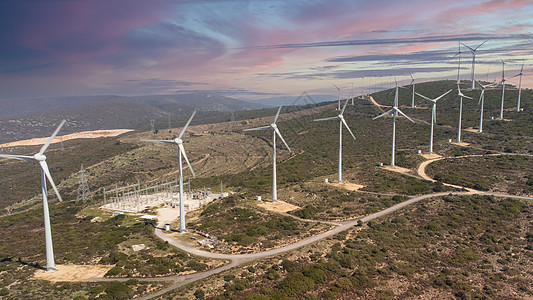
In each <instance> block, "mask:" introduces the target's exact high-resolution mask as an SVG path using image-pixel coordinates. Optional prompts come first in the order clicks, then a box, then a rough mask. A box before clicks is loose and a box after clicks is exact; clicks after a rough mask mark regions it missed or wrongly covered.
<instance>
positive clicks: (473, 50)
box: [461, 40, 488, 89]
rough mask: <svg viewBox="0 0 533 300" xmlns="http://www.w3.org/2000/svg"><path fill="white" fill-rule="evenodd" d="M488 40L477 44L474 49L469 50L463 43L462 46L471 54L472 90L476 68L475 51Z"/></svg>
mask: <svg viewBox="0 0 533 300" xmlns="http://www.w3.org/2000/svg"><path fill="white" fill-rule="evenodd" d="M487 41H488V40H486V41H484V42H483V43H481V44H479V46H477V47H476V48H471V47H469V46H467V45H465V44H463V43H461V44H463V46H465V47H466V48H468V49H469V50H470V52H472V89H474V88H475V86H474V82H475V79H474V69H475V67H476V51H477V49H479V47H481V46H482V45H483V44H485V43H486V42H487Z"/></svg>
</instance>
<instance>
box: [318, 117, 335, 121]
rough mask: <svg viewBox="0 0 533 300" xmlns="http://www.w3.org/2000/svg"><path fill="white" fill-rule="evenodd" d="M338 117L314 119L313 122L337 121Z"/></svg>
mask: <svg viewBox="0 0 533 300" xmlns="http://www.w3.org/2000/svg"><path fill="white" fill-rule="evenodd" d="M338 119H339V117H338V116H337V117H331V118H322V119H315V120H313V121H330V120H338Z"/></svg>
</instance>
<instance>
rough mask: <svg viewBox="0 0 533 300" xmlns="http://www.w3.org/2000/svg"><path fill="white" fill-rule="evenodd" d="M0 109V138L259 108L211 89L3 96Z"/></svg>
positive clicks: (160, 122) (6, 139) (0, 140)
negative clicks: (64, 123)
mask: <svg viewBox="0 0 533 300" xmlns="http://www.w3.org/2000/svg"><path fill="white" fill-rule="evenodd" d="M1 103H2V106H3V108H4V109H2V111H1V112H0V143H6V142H11V141H14V140H21V139H29V138H36V137H42V136H46V135H47V134H49V133H48V132H45V131H43V130H41V128H46V127H48V126H50V127H53V126H54V124H57V123H59V122H60V120H61V119H66V120H67V121H68V124H67V126H65V128H64V132H66V133H73V132H79V131H89V130H98V129H121V128H128V129H129V128H131V129H136V128H139V127H141V126H146V125H145V124H148V126H149V124H150V120H151V119H156V120H157V123H158V124H157V128H156V129H161V128H168V122H169V118H170V121H171V122H175V121H176V120H175V119H176V117H178V116H186V115H190V114H191V113H192V111H193V110H195V109H197V110H199V111H218V112H225V111H241V110H250V109H258V108H261V107H264V106H263V105H261V104H254V103H249V102H245V101H241V100H237V99H232V98H228V97H224V96H219V95H211V94H177V95H149V96H135V97H126V96H115V95H108V96H79V97H57V98H42V99H14V100H3V101H2V102H1Z"/></svg>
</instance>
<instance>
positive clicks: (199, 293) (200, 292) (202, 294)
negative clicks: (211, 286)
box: [194, 289, 205, 299]
mask: <svg viewBox="0 0 533 300" xmlns="http://www.w3.org/2000/svg"><path fill="white" fill-rule="evenodd" d="M194 297H196V299H204V297H205V292H204V291H203V290H202V289H197V290H196V291H195V292H194Z"/></svg>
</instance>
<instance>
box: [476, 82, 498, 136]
mask: <svg viewBox="0 0 533 300" xmlns="http://www.w3.org/2000/svg"><path fill="white" fill-rule="evenodd" d="M477 84H478V85H479V86H480V87H481V95H479V102H478V104H481V109H480V110H481V112H480V113H479V132H483V103H484V102H485V89H486V88H488V87H492V86H493V85H494V84H493V83H491V84H487V85H482V84H481V83H479V81H477Z"/></svg>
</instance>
